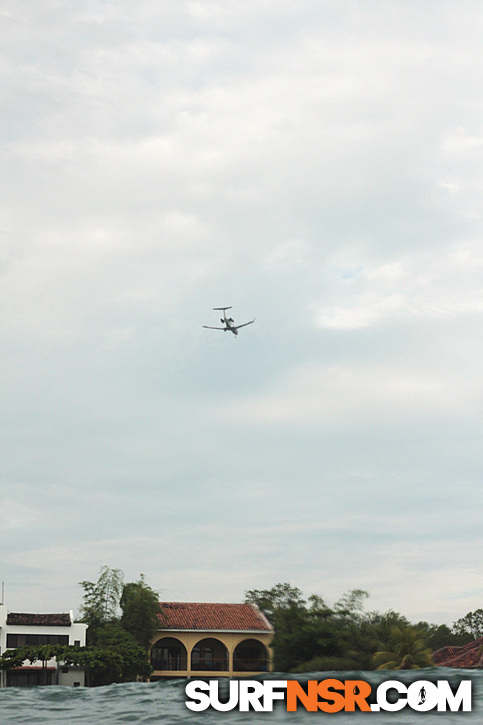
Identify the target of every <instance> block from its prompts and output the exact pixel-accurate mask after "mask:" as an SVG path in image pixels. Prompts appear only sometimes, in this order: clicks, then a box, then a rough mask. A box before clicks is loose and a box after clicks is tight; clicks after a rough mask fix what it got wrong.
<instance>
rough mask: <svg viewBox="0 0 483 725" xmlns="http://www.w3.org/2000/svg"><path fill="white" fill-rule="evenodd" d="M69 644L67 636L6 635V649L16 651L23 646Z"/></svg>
mask: <svg viewBox="0 0 483 725" xmlns="http://www.w3.org/2000/svg"><path fill="white" fill-rule="evenodd" d="M37 644H69V635H68V634H7V648H8V649H16V648H17V647H23V646H24V645H28V646H31V645H37Z"/></svg>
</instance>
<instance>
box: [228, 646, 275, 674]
mask: <svg viewBox="0 0 483 725" xmlns="http://www.w3.org/2000/svg"><path fill="white" fill-rule="evenodd" d="M233 670H234V672H266V671H267V670H268V652H267V649H266V647H265V646H264V645H263V644H262V643H261V642H259V641H258V640H257V639H244V640H243V642H240V644H238V645H237V646H236V648H235V651H234V653H233Z"/></svg>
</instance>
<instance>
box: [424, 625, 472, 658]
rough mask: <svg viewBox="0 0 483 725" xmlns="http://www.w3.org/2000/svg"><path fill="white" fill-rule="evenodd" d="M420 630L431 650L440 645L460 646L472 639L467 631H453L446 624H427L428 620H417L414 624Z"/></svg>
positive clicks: (440, 646)
mask: <svg viewBox="0 0 483 725" xmlns="http://www.w3.org/2000/svg"><path fill="white" fill-rule="evenodd" d="M415 626H416V627H417V628H418V629H419V630H420V631H421V632H424V638H425V640H426V644H427V645H428V647H430V648H431V649H432V651H433V652H436V651H437V650H439V649H441V648H442V647H448V646H452V647H460V646H461V645H463V644H467V642H471V640H472V639H473V637H472V635H471V634H470V633H469V632H461V633H457V632H454V631H453V630H452V629H450V627H448V625H447V624H429V623H428V622H418V623H417V624H416V625H415Z"/></svg>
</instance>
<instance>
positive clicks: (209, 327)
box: [203, 325, 226, 330]
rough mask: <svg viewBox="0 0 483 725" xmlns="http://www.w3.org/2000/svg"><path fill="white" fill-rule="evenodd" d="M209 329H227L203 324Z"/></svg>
mask: <svg viewBox="0 0 483 725" xmlns="http://www.w3.org/2000/svg"><path fill="white" fill-rule="evenodd" d="M203 327H205V328H206V329H207V330H226V327H211V326H210V325H203Z"/></svg>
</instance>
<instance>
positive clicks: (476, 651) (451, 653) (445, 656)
mask: <svg viewBox="0 0 483 725" xmlns="http://www.w3.org/2000/svg"><path fill="white" fill-rule="evenodd" d="M433 660H434V663H435V665H437V666H438V667H464V668H466V669H471V668H473V667H483V637H480V638H479V639H475V640H474V641H473V642H468V644H464V645H462V646H461V647H442V648H441V649H439V650H438V651H437V652H435V653H434V654H433Z"/></svg>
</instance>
